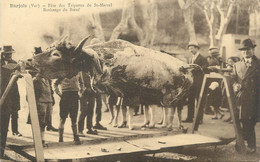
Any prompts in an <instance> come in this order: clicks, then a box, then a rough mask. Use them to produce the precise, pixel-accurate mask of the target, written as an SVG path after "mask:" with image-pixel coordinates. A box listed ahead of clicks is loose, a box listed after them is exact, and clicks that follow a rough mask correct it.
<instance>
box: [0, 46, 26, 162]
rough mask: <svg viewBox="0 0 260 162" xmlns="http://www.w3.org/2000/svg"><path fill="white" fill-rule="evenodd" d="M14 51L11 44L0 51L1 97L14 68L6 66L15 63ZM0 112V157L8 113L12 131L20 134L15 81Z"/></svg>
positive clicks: (4, 142)
mask: <svg viewBox="0 0 260 162" xmlns="http://www.w3.org/2000/svg"><path fill="white" fill-rule="evenodd" d="M14 52H15V51H14V50H13V48H12V46H10V45H9V46H4V47H3V52H1V97H2V95H3V93H4V91H5V89H6V87H7V85H8V83H9V81H10V79H11V77H12V73H13V72H14V70H11V69H9V68H8V64H9V65H10V66H12V64H17V62H16V61H14V60H13V59H12V54H13V53H14ZM0 109H1V112H0V115H1V145H0V146H1V157H3V155H4V149H5V144H6V137H7V132H8V126H9V120H10V115H11V117H12V133H13V135H16V136H22V134H20V133H19V131H18V121H17V120H18V110H20V95H19V91H18V86H17V83H15V84H14V86H13V88H12V89H11V91H10V93H9V95H8V96H7V98H6V101H5V103H4V104H3V106H2V107H1V108H0Z"/></svg>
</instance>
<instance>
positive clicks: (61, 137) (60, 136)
mask: <svg viewBox="0 0 260 162" xmlns="http://www.w3.org/2000/svg"><path fill="white" fill-rule="evenodd" d="M63 132H64V129H62V128H59V142H63Z"/></svg>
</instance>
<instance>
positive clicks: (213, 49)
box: [209, 46, 219, 55]
mask: <svg viewBox="0 0 260 162" xmlns="http://www.w3.org/2000/svg"><path fill="white" fill-rule="evenodd" d="M209 54H211V55H219V50H218V47H216V46H211V47H209Z"/></svg>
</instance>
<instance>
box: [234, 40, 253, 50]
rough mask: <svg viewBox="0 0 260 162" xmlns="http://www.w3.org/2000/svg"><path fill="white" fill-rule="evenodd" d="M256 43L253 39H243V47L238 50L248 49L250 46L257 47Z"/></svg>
mask: <svg viewBox="0 0 260 162" xmlns="http://www.w3.org/2000/svg"><path fill="white" fill-rule="evenodd" d="M255 47H256V44H254V43H253V41H252V40H251V39H250V38H248V39H245V40H243V41H242V43H241V48H239V49H238V50H247V49H249V48H255Z"/></svg>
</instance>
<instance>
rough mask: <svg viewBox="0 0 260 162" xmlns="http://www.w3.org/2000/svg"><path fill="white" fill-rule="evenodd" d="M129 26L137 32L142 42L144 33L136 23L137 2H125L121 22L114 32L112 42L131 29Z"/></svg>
mask: <svg viewBox="0 0 260 162" xmlns="http://www.w3.org/2000/svg"><path fill="white" fill-rule="evenodd" d="M129 25H131V27H132V28H133V30H134V31H135V32H136V34H137V37H138V40H139V41H140V42H142V41H143V31H142V29H141V28H140V27H139V26H138V25H137V23H136V21H135V0H124V7H123V10H122V17H121V21H120V23H119V24H118V25H117V26H116V27H115V29H114V30H113V32H112V35H111V37H110V40H114V39H117V38H118V36H119V35H120V34H121V33H123V32H125V31H126V30H128V29H129Z"/></svg>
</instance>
